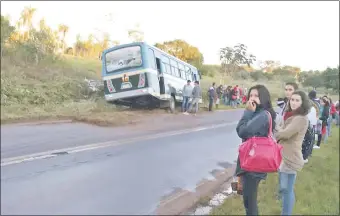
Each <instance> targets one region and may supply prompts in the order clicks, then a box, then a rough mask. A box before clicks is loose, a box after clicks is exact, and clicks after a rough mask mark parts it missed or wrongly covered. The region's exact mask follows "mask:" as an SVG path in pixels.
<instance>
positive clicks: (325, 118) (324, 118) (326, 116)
mask: <svg viewBox="0 0 340 216" xmlns="http://www.w3.org/2000/svg"><path fill="white" fill-rule="evenodd" d="M328 117H329V107H325V108H324V109H323V112H322V116H321V117H320V120H322V121H326V120H327V119H328Z"/></svg>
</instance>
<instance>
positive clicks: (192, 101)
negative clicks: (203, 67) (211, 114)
mask: <svg viewBox="0 0 340 216" xmlns="http://www.w3.org/2000/svg"><path fill="white" fill-rule="evenodd" d="M182 95H183V102H182V112H183V113H184V114H186V115H188V114H189V112H193V113H194V115H196V113H197V111H198V108H199V101H200V100H201V98H202V90H201V86H200V83H199V81H195V84H194V87H192V85H191V80H188V81H187V84H185V85H184V86H183V90H182ZM193 108H194V110H192V109H193Z"/></svg>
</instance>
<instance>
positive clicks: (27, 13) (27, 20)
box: [18, 7, 37, 40]
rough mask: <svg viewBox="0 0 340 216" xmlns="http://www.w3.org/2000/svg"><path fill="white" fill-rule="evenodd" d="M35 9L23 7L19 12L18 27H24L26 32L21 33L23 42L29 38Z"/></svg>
mask: <svg viewBox="0 0 340 216" xmlns="http://www.w3.org/2000/svg"><path fill="white" fill-rule="evenodd" d="M36 10H37V9H35V8H32V7H25V8H24V10H23V11H22V12H21V15H20V19H19V22H18V27H19V28H21V27H24V28H25V27H26V28H27V31H24V32H23V40H27V39H28V37H29V32H30V30H31V29H32V28H33V25H32V20H33V16H34V14H35V12H36Z"/></svg>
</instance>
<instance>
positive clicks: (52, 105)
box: [1, 56, 282, 125]
mask: <svg viewBox="0 0 340 216" xmlns="http://www.w3.org/2000/svg"><path fill="white" fill-rule="evenodd" d="M100 71H101V64H100V61H98V60H93V59H84V58H77V57H73V56H63V57H62V58H61V59H58V60H55V61H51V60H48V59H47V60H45V61H43V62H39V64H38V65H35V64H29V65H27V64H22V63H20V61H19V62H18V61H13V58H6V57H4V58H3V59H2V61H1V123H8V122H18V121H20V122H22V121H32V120H33V121H34V120H55V119H73V120H78V121H85V122H89V123H95V124H99V125H122V124H128V123H133V122H135V121H138V119H139V117H142V116H144V117H145V116H147V115H151V114H153V113H155V112H157V113H158V112H160V113H164V111H163V110H153V111H146V110H143V111H133V112H131V111H127V110H122V109H120V108H118V107H115V106H113V105H110V104H107V103H106V102H105V101H104V99H103V96H102V94H94V93H91V92H90V91H89V90H88V88H87V85H86V83H85V82H84V78H85V77H86V78H88V79H100V78H101V77H100ZM218 80H219V78H218V77H215V78H211V77H204V78H203V80H202V82H201V83H202V88H203V92H204V93H205V92H206V91H207V88H208V87H209V86H210V85H211V83H212V82H214V81H216V83H217V84H218V83H219V81H218ZM225 83H226V84H230V85H235V84H239V85H240V86H242V85H243V86H251V85H254V84H255V82H251V81H248V80H225ZM258 83H261V82H258ZM262 83H263V84H266V86H268V88H269V89H270V90H271V92H272V96H273V98H277V97H278V95H281V94H282V84H281V83H280V82H268V83H267V82H262ZM206 101H207V100H205V102H206ZM203 106H205V107H207V104H204V105H203ZM240 107H243V106H240ZM221 109H222V110H223V109H231V108H230V107H227V106H224V105H220V107H219V110H221ZM201 110H202V111H204V110H205V109H201Z"/></svg>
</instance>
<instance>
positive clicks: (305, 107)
mask: <svg viewBox="0 0 340 216" xmlns="http://www.w3.org/2000/svg"><path fill="white" fill-rule="evenodd" d="M292 95H299V96H300V97H301V102H302V103H301V106H300V107H299V108H298V109H297V110H296V111H295V114H297V115H303V116H305V115H308V113H309V111H310V108H311V103H310V100H309V98H308V96H307V95H306V93H304V92H303V91H295V92H293V94H292ZM287 111H288V112H291V111H292V108H291V107H290V101H289V102H288V107H287Z"/></svg>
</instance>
